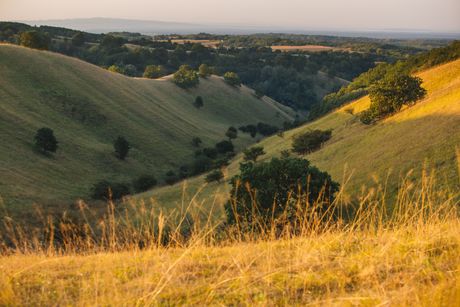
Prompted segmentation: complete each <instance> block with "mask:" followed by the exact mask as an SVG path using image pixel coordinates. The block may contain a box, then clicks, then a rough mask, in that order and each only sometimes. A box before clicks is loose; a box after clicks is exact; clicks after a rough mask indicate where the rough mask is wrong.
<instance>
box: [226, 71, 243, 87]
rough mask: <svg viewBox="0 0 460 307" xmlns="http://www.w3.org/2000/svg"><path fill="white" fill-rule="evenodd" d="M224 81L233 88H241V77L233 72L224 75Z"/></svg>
mask: <svg viewBox="0 0 460 307" xmlns="http://www.w3.org/2000/svg"><path fill="white" fill-rule="evenodd" d="M224 80H225V82H227V83H228V84H230V85H231V86H241V80H240V77H239V76H238V75H237V74H236V73H234V72H232V71H228V72H226V73H225V74H224Z"/></svg>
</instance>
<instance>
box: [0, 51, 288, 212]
mask: <svg viewBox="0 0 460 307" xmlns="http://www.w3.org/2000/svg"><path fill="white" fill-rule="evenodd" d="M0 69H1V71H2V74H1V76H0V84H1V85H2V86H1V87H0V101H1V105H0V111H1V112H0V136H1V139H2V140H3V141H2V145H1V150H0V169H1V170H2V176H1V178H0V195H1V196H2V197H3V199H4V200H5V202H6V203H7V205H8V206H10V205H11V204H26V205H30V204H32V203H33V202H38V203H44V204H46V205H48V204H53V203H54V204H56V206H61V205H62V204H63V203H68V202H71V201H73V200H75V199H76V198H77V197H81V196H86V195H87V194H88V190H89V188H90V186H91V185H92V184H93V183H94V182H96V181H98V180H101V179H111V180H116V181H131V180H132V179H133V178H134V177H136V176H139V175H141V174H143V173H152V174H154V175H156V176H157V177H159V178H161V177H162V176H163V174H164V173H165V172H166V171H168V170H170V169H177V168H178V167H179V166H180V165H183V164H186V163H187V162H189V161H191V159H192V157H193V152H194V148H193V147H192V146H191V144H190V141H191V139H192V137H194V136H199V137H201V138H202V140H203V142H204V146H213V145H214V144H215V143H216V142H217V141H220V140H222V139H224V138H225V136H224V134H225V131H226V129H227V128H228V127H229V126H230V125H234V126H238V125H243V124H249V123H256V122H259V121H262V122H271V123H273V124H279V125H281V124H282V122H283V121H284V120H286V119H288V118H290V116H289V115H288V112H289V111H283V110H281V109H280V108H278V107H277V106H276V105H275V104H273V103H267V102H266V101H264V100H259V99H256V98H255V97H253V95H252V94H251V92H250V90H249V89H247V88H242V89H240V90H238V89H235V88H232V87H230V86H228V85H227V84H225V83H224V82H223V81H222V80H221V79H220V78H217V77H211V78H209V79H207V80H204V79H202V80H201V83H200V85H199V87H197V88H194V89H189V90H182V89H180V88H178V87H177V86H175V85H174V84H172V83H171V82H165V81H156V80H148V79H135V78H129V77H126V76H123V75H120V74H116V73H111V72H108V71H106V70H103V69H101V68H99V67H97V66H94V65H91V64H88V63H85V62H83V61H80V60H78V59H74V58H70V57H67V56H63V55H59V54H55V53H51V52H46V51H37V50H32V49H27V48H23V47H18V46H12V45H1V46H0ZM198 95H201V96H202V97H203V98H204V100H205V106H204V108H202V109H200V110H197V109H196V108H195V107H193V105H192V103H193V101H194V99H195V97H196V96H198ZM63 97H64V98H63ZM69 97H70V98H69ZM284 110H286V109H284ZM82 118H84V119H82ZM88 118H89V119H90V120H88ZM91 118H93V120H91ZM101 118H102V119H103V120H101ZM43 126H48V127H50V128H52V129H53V130H54V131H55V135H56V136H57V138H58V141H59V142H60V144H59V146H60V149H59V150H58V152H57V154H56V155H54V156H53V157H51V158H46V157H43V156H40V155H37V154H36V153H34V152H33V148H32V145H33V144H32V141H33V135H34V134H35V131H36V130H37V129H38V128H40V127H43ZM118 135H123V136H125V137H126V138H127V139H128V141H129V142H130V143H131V144H132V147H133V149H132V151H131V153H130V156H129V158H128V160H127V161H126V162H121V161H118V160H117V159H116V158H115V157H113V155H112V154H111V153H112V151H113V148H112V141H113V139H115V138H116V137H117V136H118ZM252 142H254V140H253V139H252V138H250V137H249V136H247V135H242V136H241V137H240V138H238V139H237V140H236V146H237V148H239V149H241V148H243V147H245V146H247V145H248V144H250V143H252Z"/></svg>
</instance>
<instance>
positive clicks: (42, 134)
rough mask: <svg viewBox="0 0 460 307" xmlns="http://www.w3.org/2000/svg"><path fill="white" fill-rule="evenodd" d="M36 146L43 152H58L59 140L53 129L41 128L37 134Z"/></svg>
mask: <svg viewBox="0 0 460 307" xmlns="http://www.w3.org/2000/svg"><path fill="white" fill-rule="evenodd" d="M34 139H35V146H36V147H37V148H38V149H40V150H41V151H42V152H43V153H46V152H56V150H57V148H58V146H57V144H58V141H57V140H56V137H55V136H54V132H53V130H51V129H50V128H46V127H44V128H40V129H38V130H37V133H36V134H35V138H34Z"/></svg>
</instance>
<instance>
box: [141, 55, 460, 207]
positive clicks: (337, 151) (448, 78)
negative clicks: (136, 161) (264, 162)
mask: <svg viewBox="0 0 460 307" xmlns="http://www.w3.org/2000/svg"><path fill="white" fill-rule="evenodd" d="M420 77H421V78H423V80H424V84H423V86H424V87H425V88H426V89H427V91H428V95H427V97H426V98H425V99H424V100H423V101H421V102H419V103H418V104H416V105H415V106H413V107H411V108H407V109H404V110H402V111H401V112H400V113H398V114H396V115H394V116H392V117H390V118H388V119H386V120H384V121H382V122H380V123H378V124H376V125H374V126H366V125H363V124H361V123H360V121H359V120H358V118H357V117H356V116H355V115H352V114H350V113H348V112H347V110H348V109H352V110H353V113H354V114H357V113H358V112H360V111H362V110H364V109H366V108H367V107H368V105H369V103H370V101H369V98H368V97H364V98H362V99H359V100H357V101H354V102H352V103H350V104H348V105H346V106H344V107H342V108H340V109H338V110H336V111H334V112H332V113H330V114H328V115H326V116H324V117H322V118H320V119H318V120H316V121H314V122H312V123H309V124H306V125H304V126H302V127H299V128H297V129H294V130H291V131H288V132H286V133H285V135H284V137H282V138H281V137H279V136H273V137H270V138H267V139H264V140H262V141H261V142H260V144H258V145H260V146H264V148H265V151H266V152H267V155H266V156H264V157H263V159H268V158H270V157H273V156H278V155H279V154H280V152H281V151H282V150H290V148H291V143H292V138H293V137H294V136H295V135H297V134H299V133H303V132H305V131H308V130H309V129H333V136H332V138H331V140H329V141H328V142H327V143H326V144H325V146H324V147H323V148H322V149H321V150H319V151H317V152H315V153H312V154H310V155H308V156H306V158H307V159H309V160H310V161H311V162H312V163H313V164H314V165H316V166H318V167H319V168H320V169H323V170H326V171H327V172H329V173H330V174H331V175H332V177H333V178H334V179H335V180H337V181H339V182H343V178H346V177H348V176H350V175H351V179H350V180H349V181H348V182H347V185H346V186H347V191H349V192H357V191H359V190H360V188H361V187H362V186H363V185H368V186H369V185H372V184H373V183H374V182H375V181H377V182H378V183H383V182H384V181H385V180H386V177H387V175H388V173H389V172H390V171H391V173H392V176H393V177H391V178H390V180H388V186H387V187H388V189H389V192H390V193H394V192H395V190H396V189H397V185H398V182H399V176H405V175H406V173H407V172H408V171H409V170H411V169H414V170H415V172H414V173H413V174H412V175H411V176H412V178H418V177H420V176H419V175H420V174H419V172H420V171H421V169H422V168H423V164H424V163H425V162H426V163H427V166H429V167H434V168H436V170H437V171H438V172H439V173H440V174H441V176H440V180H442V181H443V182H445V183H447V184H448V185H450V187H452V188H456V189H458V187H459V184H460V181H459V179H458V176H457V167H456V162H455V161H456V160H455V159H456V157H455V146H460V129H459V127H460V60H457V61H455V62H451V63H448V64H444V65H441V66H439V67H435V68H433V69H430V70H428V71H425V72H422V73H420ZM239 162H241V157H239V158H237V159H236V160H235V161H234V162H233V163H232V164H231V165H230V166H229V168H228V170H227V174H228V176H227V177H228V178H229V177H230V176H232V175H234V174H236V173H237V171H238V165H239ZM344 174H345V175H346V176H344ZM203 185H204V180H203V177H199V178H194V179H192V180H189V181H188V182H186V186H185V187H186V189H185V190H186V192H188V194H184V195H186V197H182V198H181V199H178V198H179V195H181V192H180V191H181V190H182V189H183V185H182V184H178V185H176V186H171V187H163V188H161V189H157V190H153V191H150V192H147V193H145V194H142V195H140V196H141V197H143V198H151V197H153V198H154V199H155V200H156V201H158V202H159V203H160V204H167V205H169V206H171V207H177V206H178V204H181V203H182V202H184V201H185V202H187V201H188V200H190V199H191V198H192V196H193V195H194V194H195V192H196V191H197V190H198V189H199V188H200V187H202V186H203ZM228 189H229V187H228V185H227V184H216V183H214V184H211V185H208V186H206V187H205V188H204V190H203V191H201V192H200V196H199V197H198V198H197V199H199V200H200V201H203V200H206V201H207V202H208V205H209V204H210V203H213V202H215V201H216V200H217V204H221V203H222V202H223V201H225V199H226V197H227V193H228Z"/></svg>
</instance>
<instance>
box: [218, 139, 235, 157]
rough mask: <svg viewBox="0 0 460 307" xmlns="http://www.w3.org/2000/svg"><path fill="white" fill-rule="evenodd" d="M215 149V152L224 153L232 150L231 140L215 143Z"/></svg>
mask: <svg viewBox="0 0 460 307" xmlns="http://www.w3.org/2000/svg"><path fill="white" fill-rule="evenodd" d="M216 149H217V152H219V153H221V154H224V153H228V152H232V151H233V149H234V147H233V144H232V142H230V141H221V142H219V143H217V144H216Z"/></svg>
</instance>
